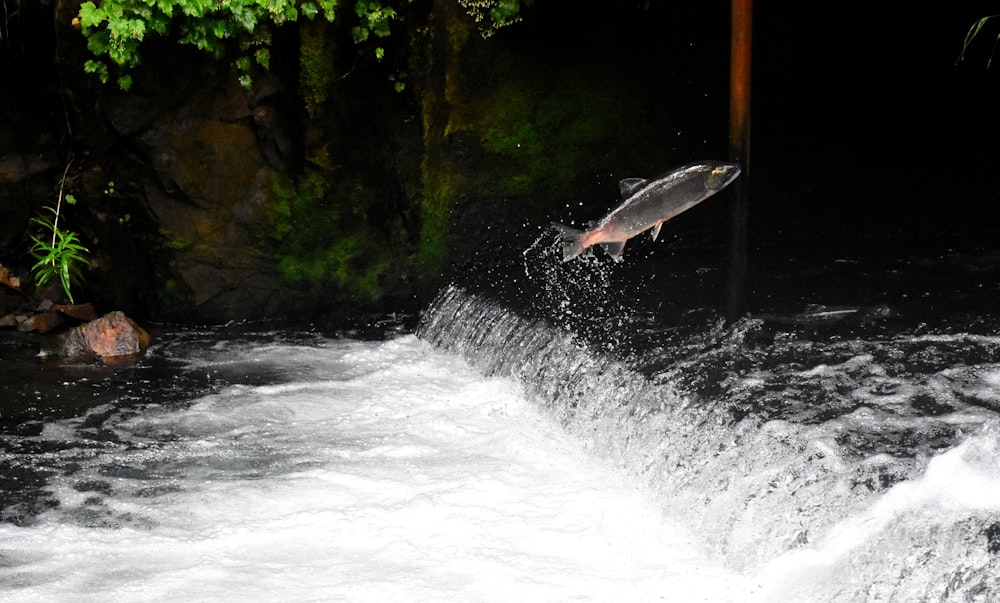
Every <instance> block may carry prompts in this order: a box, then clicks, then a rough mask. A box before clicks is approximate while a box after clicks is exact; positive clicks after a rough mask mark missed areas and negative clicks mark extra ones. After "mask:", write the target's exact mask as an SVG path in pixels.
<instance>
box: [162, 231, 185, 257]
mask: <svg viewBox="0 0 1000 603" xmlns="http://www.w3.org/2000/svg"><path fill="white" fill-rule="evenodd" d="M160 235H161V236H162V237H163V244H164V245H166V246H167V248H168V249H171V250H173V251H184V250H186V249H190V248H191V241H188V240H187V239H184V238H181V237H175V236H173V235H171V233H170V231H168V230H166V229H162V228H161V229H160Z"/></svg>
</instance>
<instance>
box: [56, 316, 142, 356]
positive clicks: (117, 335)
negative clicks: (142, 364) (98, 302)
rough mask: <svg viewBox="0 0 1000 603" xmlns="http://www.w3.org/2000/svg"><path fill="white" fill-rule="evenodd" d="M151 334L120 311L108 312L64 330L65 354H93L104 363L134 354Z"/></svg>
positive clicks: (136, 353)
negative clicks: (65, 331) (67, 330)
mask: <svg viewBox="0 0 1000 603" xmlns="http://www.w3.org/2000/svg"><path fill="white" fill-rule="evenodd" d="M149 343H150V337H149V333H147V332H146V331H145V330H144V329H143V328H142V327H140V326H139V325H137V324H136V323H135V322H134V321H133V320H132V319H130V318H128V317H127V316H125V314H124V313H123V312H111V313H109V314H105V315H104V316H102V317H100V318H98V319H96V320H92V321H90V322H88V323H87V324H84V325H80V326H79V327H76V328H75V329H73V330H71V331H70V332H69V333H67V334H66V337H65V339H64V340H63V352H64V355H65V356H66V357H67V358H70V359H73V358H81V357H88V356H94V357H96V358H98V359H100V360H101V361H102V362H104V363H105V364H108V363H113V362H117V361H121V360H124V359H128V358H134V357H137V356H139V355H140V354H142V353H143V352H144V351H145V350H146V348H148V347H149Z"/></svg>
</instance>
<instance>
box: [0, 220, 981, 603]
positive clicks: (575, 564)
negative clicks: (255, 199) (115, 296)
mask: <svg viewBox="0 0 1000 603" xmlns="http://www.w3.org/2000/svg"><path fill="white" fill-rule="evenodd" d="M522 249H524V252H523V258H521V259H520V260H518V261H514V262H512V263H508V264H507V265H506V266H505V267H504V268H503V269H502V271H503V273H504V279H503V282H504V283H506V285H505V286H503V287H497V286H489V285H486V284H484V282H490V281H492V282H493V283H496V282H499V281H498V280H497V275H496V274H494V273H492V272H489V271H487V272H485V273H484V272H480V273H479V274H478V276H477V277H476V278H469V279H466V280H465V281H464V282H463V281H460V280H456V282H454V283H453V284H451V285H449V286H448V287H446V288H444V289H443V290H442V291H441V292H440V294H439V295H438V297H437V299H436V300H435V301H434V303H433V304H432V305H431V306H430V307H429V308H427V309H426V311H425V312H423V313H422V314H421V316H420V319H419V325H418V326H417V327H416V328H415V329H410V328H404V327H398V325H397V324H396V323H393V321H392V320H391V319H388V323H389V326H388V327H387V328H385V329H382V330H381V332H380V336H379V337H378V338H375V339H368V338H362V337H359V336H358V334H357V333H351V332H343V331H340V332H331V331H327V330H324V329H323V328H311V327H308V326H301V325H300V326H298V327H296V328H280V329H278V328H273V327H270V326H268V325H254V324H244V325H232V326H229V327H218V328H203V329H175V330H170V329H167V330H165V331H164V332H163V333H162V334H161V335H160V336H159V338H158V341H157V343H156V344H155V345H154V347H153V348H152V349H151V350H150V353H149V354H148V356H147V358H146V359H144V360H143V361H142V362H141V363H140V364H138V365H137V366H134V367H131V368H124V369H118V370H114V371H112V370H97V369H87V368H82V367H64V366H59V365H58V363H54V362H53V361H51V360H45V359H35V358H24V357H21V358H8V359H5V360H4V363H5V367H4V368H5V369H6V370H5V376H4V379H3V381H2V382H0V385H3V392H4V396H5V401H4V403H3V406H2V409H3V415H2V423H0V424H2V432H0V471H2V473H0V505H2V508H0V598H2V599H3V600H4V601H52V600H62V601H246V600H271V601H553V602H555V601H609V602H610V601H615V602H621V601H626V602H628V601H636V602H639V601H718V602H726V601H793V600H794V601H879V600H881V601H992V600H997V598H998V597H1000V335H998V333H1000V331H998V330H997V324H998V321H997V319H996V317H995V316H994V314H993V313H992V307H991V306H990V303H992V302H991V300H994V299H995V298H996V293H997V289H996V285H995V284H994V283H995V282H996V281H995V280H994V277H995V276H996V273H997V270H996V266H997V264H998V262H997V261H996V258H995V257H994V256H992V255H990V254H988V253H974V254H969V253H962V254H958V253H956V254H946V255H935V256H924V257H907V258H903V259H897V260H892V261H882V262H874V261H873V262H869V261H863V260H861V259H858V258H855V257H842V258H834V259H833V260H831V261H829V262H821V263H819V264H810V266H809V267H802V266H800V265H799V264H797V263H796V262H795V261H791V260H789V261H786V262H785V263H784V264H782V265H781V266H780V267H779V268H776V269H774V271H773V272H772V273H771V274H770V276H768V277H767V278H761V279H759V281H758V282H759V283H761V284H760V289H759V290H757V291H755V292H754V293H755V296H756V297H757V298H758V299H763V300H765V301H766V303H765V304H762V305H763V306H765V307H762V308H760V309H759V310H758V311H755V312H754V313H753V314H751V315H748V316H746V317H744V318H742V319H740V320H739V321H736V322H733V323H728V322H726V321H725V320H723V319H722V318H721V317H720V316H719V314H718V312H717V311H716V310H714V309H713V308H712V307H711V306H710V305H707V304H704V303H702V302H703V301H704V300H705V299H708V298H710V297H711V296H712V293H711V292H712V291H713V290H714V288H715V287H716V285H715V284H714V283H715V282H716V281H717V280H718V279H716V278H715V275H716V274H717V273H716V272H715V271H714V269H712V268H711V266H712V265H713V263H712V262H711V261H710V260H705V259H704V258H702V257H698V256H697V254H695V256H689V257H687V258H677V262H675V263H674V266H675V268H674V271H673V272H672V273H666V272H664V273H651V272H649V270H650V269H649V268H648V266H646V265H645V264H643V263H642V262H641V261H639V262H636V263H634V264H633V265H632V266H631V268H629V267H628V266H627V265H626V266H625V267H623V266H622V265H612V264H611V263H609V262H607V261H606V260H604V259H603V258H601V257H599V256H592V257H586V258H583V259H582V260H581V261H580V262H577V263H571V264H565V265H564V264H560V263H559V262H558V261H556V260H554V259H553V258H554V257H555V256H554V254H556V253H557V245H556V244H555V243H554V242H552V241H549V240H548V239H543V238H539V239H538V240H537V241H536V242H535V243H534V244H532V245H528V246H525V247H522ZM658 251H660V253H661V254H662V253H663V251H662V249H661V250H658ZM628 253H629V250H626V254H627V255H628ZM634 253H638V252H634ZM536 256H537V257H536ZM815 265H821V266H823V267H824V268H823V270H824V271H825V272H823V273H822V274H820V275H819V276H818V277H817V276H816V275H815V274H814V273H813V272H811V271H812V270H813V266H815ZM644 266H645V267H644ZM497 270H498V271H500V269H499V268H498V269H497ZM644 271H645V272H644ZM805 282H808V283H810V286H809V287H803V286H802V283H805ZM845 282H851V283H854V284H855V286H853V287H851V286H844V283H845ZM873 283H874V285H873ZM879 286H882V288H881V289H879V288H878V287H879ZM768 287H770V289H768ZM681 290H683V297H684V299H685V300H686V301H685V302H684V303H681V302H679V301H678V299H679V297H680V295H679V294H678V293H677V291H681ZM790 290H791V291H794V294H788V293H787V292H788V291H790ZM777 291H784V292H785V293H783V294H781V295H779V294H777V293H775V292H777ZM859 301H860V302H863V303H858V302H859Z"/></svg>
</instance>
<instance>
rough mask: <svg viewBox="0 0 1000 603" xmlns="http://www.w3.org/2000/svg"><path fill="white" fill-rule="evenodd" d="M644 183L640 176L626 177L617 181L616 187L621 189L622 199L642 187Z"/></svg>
mask: <svg viewBox="0 0 1000 603" xmlns="http://www.w3.org/2000/svg"><path fill="white" fill-rule="evenodd" d="M644 184H646V180H644V179H642V178H626V179H624V180H622V181H621V182H619V183H618V189H619V190H620V191H621V194H622V199H628V198H629V197H631V196H632V193H634V192H635V191H637V190H639V189H640V188H642V185H644Z"/></svg>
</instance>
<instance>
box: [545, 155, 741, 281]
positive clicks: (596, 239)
mask: <svg viewBox="0 0 1000 603" xmlns="http://www.w3.org/2000/svg"><path fill="white" fill-rule="evenodd" d="M739 175H740V168H739V166H737V165H736V164H734V163H725V162H721V161H705V162H700V163H690V164H688V165H685V166H682V167H679V168H677V169H676V170H674V171H672V172H670V173H669V174H667V175H666V176H663V177H661V178H657V179H655V180H643V179H641V178H628V179H626V180H622V181H621V185H620V186H621V197H622V200H623V201H622V203H621V205H619V206H618V207H616V208H615V209H613V210H611V212H610V213H608V214H607V215H606V216H604V217H603V218H601V219H600V220H599V221H598V222H597V225H596V226H594V227H593V228H591V229H590V230H587V231H581V230H577V229H575V228H571V227H569V226H565V225H563V224H559V223H558V222H553V223H552V226H553V227H555V228H556V229H557V230H558V231H559V232H560V233H561V234H562V237H563V261H564V262H565V261H569V260H571V259H573V258H575V257H576V256H578V255H580V254H581V253H583V251H584V250H585V249H587V248H588V247H591V246H593V245H601V246H603V247H604V249H605V250H606V251H607V252H608V254H609V255H611V258H612V259H614V260H615V261H616V262H620V261H621V255H622V250H623V249H624V248H625V242H626V241H628V240H629V239H631V238H632V237H634V236H636V235H639V234H642V233H644V232H646V231H647V230H650V231H651V234H652V236H653V240H654V241H655V240H656V237H657V236H659V234H660V227H661V226H663V223H664V222H666V221H667V220H670V219H671V218H673V217H675V216H677V215H679V214H681V213H683V212H685V211H687V210H689V209H691V208H692V207H694V206H695V205H697V204H699V203H701V202H702V201H704V200H705V199H708V198H709V197H711V196H712V195H714V194H715V193H717V192H719V191H720V190H722V189H724V188H725V187H726V186H727V185H728V184H729V183H730V182H732V181H733V180H735V179H736V177H737V176H739Z"/></svg>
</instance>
